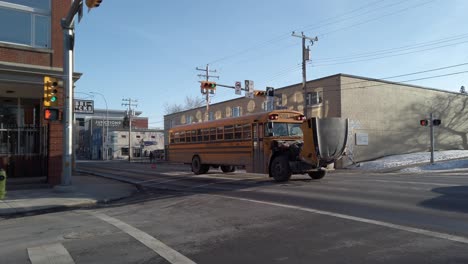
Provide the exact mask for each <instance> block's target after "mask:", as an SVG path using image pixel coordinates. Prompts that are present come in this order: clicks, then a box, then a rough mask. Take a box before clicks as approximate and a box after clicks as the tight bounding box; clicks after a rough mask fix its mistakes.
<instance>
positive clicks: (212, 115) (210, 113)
mask: <svg viewBox="0 0 468 264" xmlns="http://www.w3.org/2000/svg"><path fill="white" fill-rule="evenodd" d="M208 120H214V113H213V112H209V113H208Z"/></svg>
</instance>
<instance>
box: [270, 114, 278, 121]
mask: <svg viewBox="0 0 468 264" xmlns="http://www.w3.org/2000/svg"><path fill="white" fill-rule="evenodd" d="M268 119H270V120H278V115H277V114H272V115H270V116H268Z"/></svg>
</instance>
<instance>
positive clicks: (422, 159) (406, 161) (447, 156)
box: [348, 150, 468, 172]
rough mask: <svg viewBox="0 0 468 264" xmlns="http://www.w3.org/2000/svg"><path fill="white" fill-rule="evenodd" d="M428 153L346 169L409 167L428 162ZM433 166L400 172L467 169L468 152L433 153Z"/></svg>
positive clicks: (429, 154) (395, 156)
mask: <svg viewBox="0 0 468 264" xmlns="http://www.w3.org/2000/svg"><path fill="white" fill-rule="evenodd" d="M463 158H467V160H454V161H445V160H451V159H463ZM430 159H431V153H430V152H416V153H411V154H403V155H394V156H388V157H383V158H380V159H377V160H373V161H365V162H360V163H358V164H356V165H352V166H350V167H348V169H353V170H383V169H390V168H395V167H401V166H410V165H412V164H415V165H416V164H421V163H426V162H430ZM434 161H435V162H436V163H435V164H434V165H430V164H429V165H424V166H420V167H417V168H407V169H404V170H402V171H407V172H416V171H422V170H446V169H453V168H468V150H448V151H437V152H435V153H434Z"/></svg>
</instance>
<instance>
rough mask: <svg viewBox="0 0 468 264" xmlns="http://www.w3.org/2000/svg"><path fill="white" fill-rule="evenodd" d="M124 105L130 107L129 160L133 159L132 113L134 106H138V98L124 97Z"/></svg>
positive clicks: (128, 113)
mask: <svg viewBox="0 0 468 264" xmlns="http://www.w3.org/2000/svg"><path fill="white" fill-rule="evenodd" d="M122 102H123V103H122V106H127V107H128V110H127V111H128V112H127V115H128V162H131V161H132V114H133V112H132V111H133V109H132V107H137V106H138V105H137V104H136V103H137V102H138V100H134V99H131V98H128V99H122Z"/></svg>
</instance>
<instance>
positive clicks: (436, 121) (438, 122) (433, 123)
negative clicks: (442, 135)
mask: <svg viewBox="0 0 468 264" xmlns="http://www.w3.org/2000/svg"><path fill="white" fill-rule="evenodd" d="M440 123H441V121H440V119H434V120H432V125H434V126H440Z"/></svg>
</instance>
